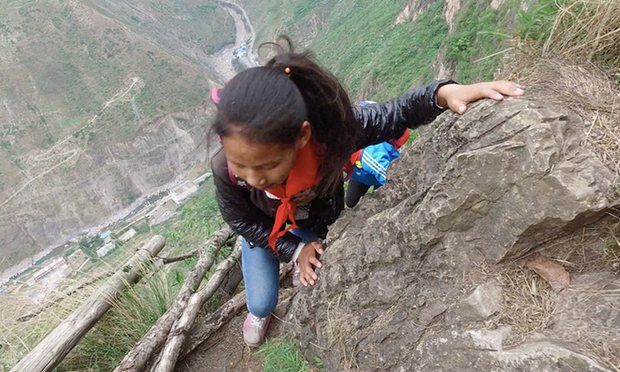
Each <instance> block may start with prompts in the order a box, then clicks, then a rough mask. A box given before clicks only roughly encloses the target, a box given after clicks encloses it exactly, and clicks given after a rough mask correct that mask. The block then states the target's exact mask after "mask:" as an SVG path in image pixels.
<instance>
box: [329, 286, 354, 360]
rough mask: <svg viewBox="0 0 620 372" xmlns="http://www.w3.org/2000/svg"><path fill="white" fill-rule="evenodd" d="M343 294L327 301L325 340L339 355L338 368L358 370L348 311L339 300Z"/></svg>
mask: <svg viewBox="0 0 620 372" xmlns="http://www.w3.org/2000/svg"><path fill="white" fill-rule="evenodd" d="M342 300H343V295H342V294H341V295H340V296H338V299H336V300H334V301H332V302H330V303H328V306H327V332H326V337H327V342H328V345H329V347H330V348H334V349H336V350H338V352H339V353H340V355H341V360H340V364H339V366H338V368H339V370H342V371H347V372H349V371H359V366H358V365H357V361H356V358H355V345H351V342H353V341H354V340H352V338H351V335H352V334H353V333H354V332H353V331H354V330H353V326H352V324H351V321H350V319H351V318H350V316H349V314H348V312H347V311H346V310H345V309H344V308H343V306H342V305H341V302H342Z"/></svg>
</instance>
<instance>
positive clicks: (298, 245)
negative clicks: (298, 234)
mask: <svg viewBox="0 0 620 372" xmlns="http://www.w3.org/2000/svg"><path fill="white" fill-rule="evenodd" d="M305 245H306V243H304V242H300V243H299V244H297V249H295V253H293V259H292V260H293V262H297V257H298V256H299V253H301V249H302V248H303V247H304V246H305Z"/></svg>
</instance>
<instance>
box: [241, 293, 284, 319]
mask: <svg viewBox="0 0 620 372" xmlns="http://www.w3.org/2000/svg"><path fill="white" fill-rule="evenodd" d="M277 303H278V299H277V297H276V298H275V299H273V298H270V299H268V298H265V297H263V298H261V299H260V300H258V301H256V300H255V301H250V299H249V298H248V302H247V305H248V310H249V311H250V313H252V315H254V316H257V317H259V318H264V317H266V316H267V315H269V314H271V313H272V312H273V311H274V310H275V309H276V305H277Z"/></svg>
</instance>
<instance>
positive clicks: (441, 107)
mask: <svg viewBox="0 0 620 372" xmlns="http://www.w3.org/2000/svg"><path fill="white" fill-rule="evenodd" d="M448 84H458V83H457V82H456V81H454V80H439V82H438V84H437V87H436V88H435V92H433V104H434V105H435V108H436V109H437V110H441V111H444V110H446V109H447V107H443V106H439V104H438V103H437V92H438V91H439V88H441V87H443V86H444V85H448Z"/></svg>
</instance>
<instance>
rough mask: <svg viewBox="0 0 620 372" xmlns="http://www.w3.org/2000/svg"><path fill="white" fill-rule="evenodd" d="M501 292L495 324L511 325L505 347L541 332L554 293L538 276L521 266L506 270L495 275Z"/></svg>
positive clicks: (549, 316) (546, 320) (550, 314)
mask: <svg viewBox="0 0 620 372" xmlns="http://www.w3.org/2000/svg"><path fill="white" fill-rule="evenodd" d="M496 278H497V280H498V281H499V282H500V284H501V285H502V288H503V293H504V306H503V307H502V311H501V313H500V316H499V320H498V321H499V323H500V324H505V325H510V326H512V333H511V335H510V338H509V339H508V341H507V344H506V345H505V347H510V346H511V345H516V344H519V343H521V342H523V341H524V340H525V338H526V337H527V336H528V335H529V334H531V333H533V332H536V331H538V330H542V329H544V328H545V327H546V326H547V324H548V323H549V320H550V319H551V316H552V315H553V310H554V308H555V293H554V292H553V291H552V290H551V287H549V285H548V284H547V283H546V282H545V281H544V280H543V279H541V278H540V277H539V276H538V275H536V274H535V273H533V272H532V271H530V270H527V269H525V268H523V267H521V266H511V267H508V268H507V269H506V270H504V271H503V272H500V273H499V274H498V275H497V276H496Z"/></svg>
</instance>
